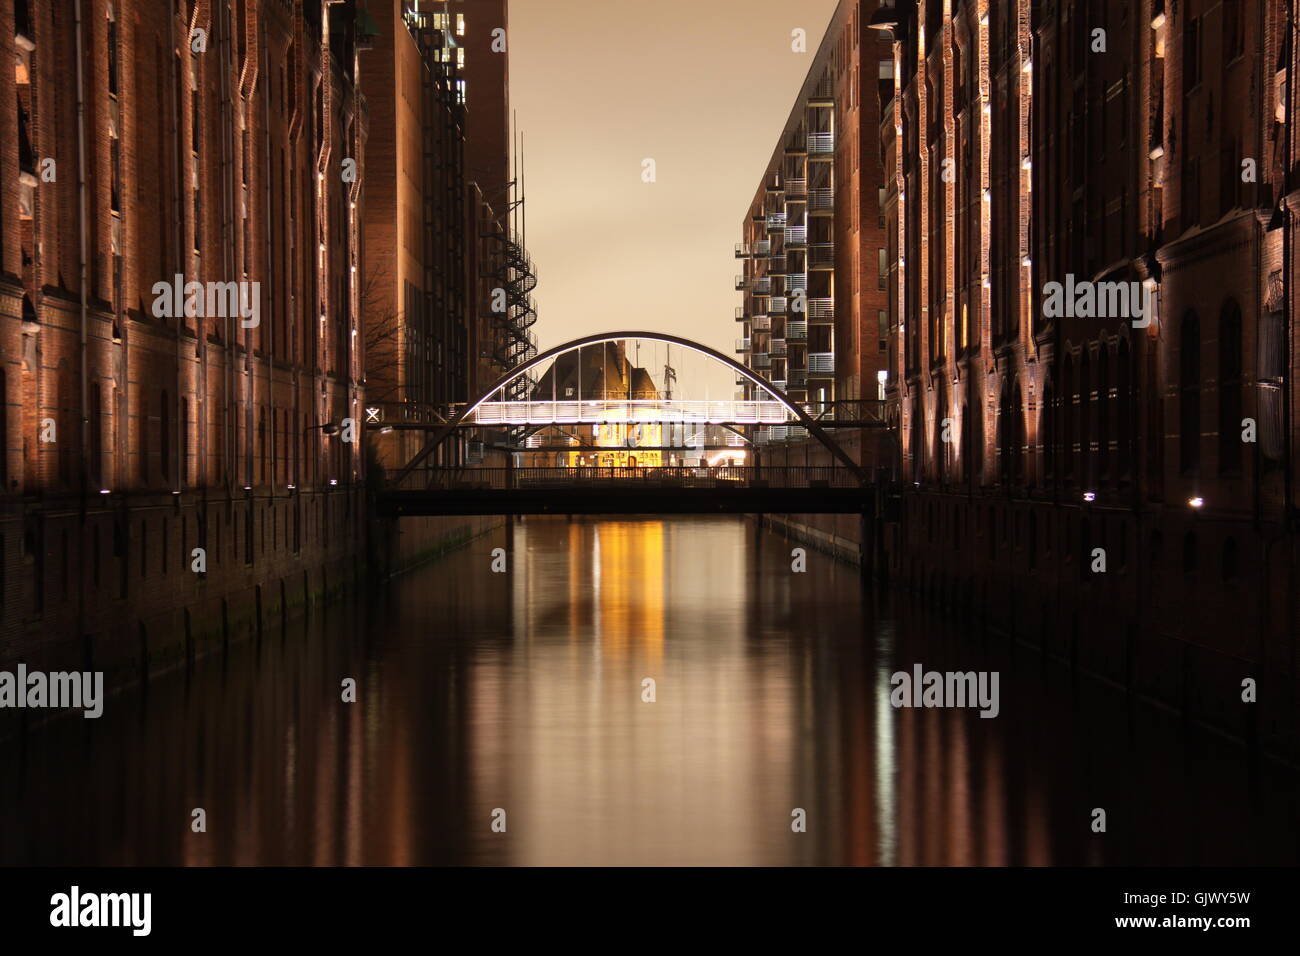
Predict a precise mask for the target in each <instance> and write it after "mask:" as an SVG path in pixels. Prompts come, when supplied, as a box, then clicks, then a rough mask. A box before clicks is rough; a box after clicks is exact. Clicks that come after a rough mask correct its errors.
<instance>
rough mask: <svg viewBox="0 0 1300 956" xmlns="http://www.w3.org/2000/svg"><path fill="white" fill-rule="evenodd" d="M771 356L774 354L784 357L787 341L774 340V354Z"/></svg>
mask: <svg viewBox="0 0 1300 956" xmlns="http://www.w3.org/2000/svg"><path fill="white" fill-rule="evenodd" d="M771 354H772V355H784V354H785V339H773V340H772V352H771Z"/></svg>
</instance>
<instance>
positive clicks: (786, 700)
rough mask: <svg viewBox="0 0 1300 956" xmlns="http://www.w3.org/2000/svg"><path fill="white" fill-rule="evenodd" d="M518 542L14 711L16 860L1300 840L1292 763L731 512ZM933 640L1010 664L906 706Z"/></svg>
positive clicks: (627, 858) (1226, 851)
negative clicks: (499, 557) (88, 703)
mask: <svg viewBox="0 0 1300 956" xmlns="http://www.w3.org/2000/svg"><path fill="white" fill-rule="evenodd" d="M510 535H511V532H509V531H508V530H505V529H503V530H502V531H500V532H498V533H497V534H496V535H494V536H490V537H486V538H482V539H480V540H478V541H476V542H474V544H473V545H472V546H471V547H469V548H467V549H465V550H463V551H460V552H457V553H456V554H454V555H452V556H450V557H449V558H447V559H445V560H443V561H441V562H439V563H437V564H434V565H431V566H429V567H427V568H425V569H423V570H420V571H418V572H415V573H413V574H411V575H409V576H407V577H405V578H403V579H401V580H399V581H398V582H396V583H395V584H394V585H393V587H392V588H391V591H390V592H388V593H387V594H386V595H384V596H382V597H381V598H380V599H378V600H376V601H375V602H372V603H371V604H369V605H364V604H363V603H361V602H351V603H340V604H334V605H331V606H328V607H325V608H317V609H316V610H315V611H314V612H313V614H312V616H311V618H310V619H309V620H307V621H305V622H304V621H299V622H296V623H293V622H291V623H290V625H289V628H288V630H287V631H286V632H284V633H281V632H280V631H279V630H278V629H271V630H270V631H268V633H267V634H266V635H265V636H264V637H263V638H262V640H261V641H260V642H255V643H254V642H250V643H246V644H243V645H237V646H234V647H232V648H231V649H230V652H229V654H228V656H227V657H225V658H224V659H223V658H222V657H220V656H218V657H215V658H210V659H207V660H204V661H200V662H199V663H198V664H197V665H196V666H195V667H194V669H193V670H192V671H191V672H190V673H188V674H187V673H185V672H183V671H181V672H177V673H174V674H170V675H167V676H164V677H162V678H156V679H155V680H153V681H152V682H151V683H150V684H149V685H148V686H147V687H145V688H139V689H136V690H133V691H130V692H128V693H126V694H123V695H120V696H117V697H114V698H112V699H110V700H109V701H108V703H107V706H106V708H105V714H104V716H103V717H102V718H101V719H99V720H97V721H94V720H83V719H81V718H80V717H79V716H77V717H73V718H64V719H59V720H56V721H53V722H51V723H48V724H46V725H45V726H42V727H38V728H35V729H29V730H28V731H27V732H26V733H25V734H21V735H17V736H12V735H11V736H9V737H8V738H7V739H5V740H3V741H2V742H0V862H3V863H6V864H15V863H41V864H46V863H60V864H79V863H104V864H146V863H163V864H171V863H184V864H289V863H292V864H424V863H477V864H602V863H612V864H815V863H830V864H843V863H850V864H868V865H870V864H878V865H893V864H991V865H1001V864H1127V863H1137V864H1145V863H1162V864H1181V863H1191V864H1240V863H1294V862H1296V860H1297V858H1298V854H1297V846H1298V844H1297V840H1298V837H1297V819H1298V816H1300V815H1298V814H1297V801H1296V781H1295V779H1294V777H1293V776H1292V775H1291V774H1289V773H1286V772H1282V771H1279V770H1277V769H1275V768H1272V767H1271V766H1270V765H1268V764H1267V763H1262V764H1261V765H1260V766H1258V767H1256V768H1255V769H1251V768H1250V765H1249V763H1248V761H1247V760H1246V755H1245V753H1244V752H1243V751H1242V750H1240V749H1239V748H1238V747H1236V746H1235V745H1233V744H1231V743H1229V742H1226V741H1222V740H1219V739H1218V738H1215V737H1213V736H1209V735H1205V734H1203V733H1200V732H1197V731H1195V730H1189V729H1188V728H1186V727H1184V726H1183V724H1182V722H1181V720H1180V719H1179V718H1178V717H1177V716H1175V715H1171V714H1166V713H1164V712H1162V711H1157V710H1154V709H1150V708H1146V707H1144V706H1142V705H1132V704H1130V703H1128V702H1127V701H1126V699H1125V697H1124V695H1123V694H1122V693H1121V692H1118V691H1114V690H1112V689H1110V688H1108V687H1104V686H1101V685H1098V684H1096V683H1094V682H1091V681H1088V680H1086V679H1078V680H1076V679H1072V678H1071V676H1070V675H1069V674H1068V673H1067V672H1065V671H1064V670H1062V669H1060V668H1058V667H1057V666H1056V665H1054V664H1051V663H1045V662H1044V661H1043V660H1042V659H1041V658H1040V657H1039V656H1038V655H1036V654H1035V653H1033V652H1031V651H1028V650H1026V649H1024V648H1019V647H1009V646H1008V645H1007V643H1006V642H1005V641H1004V640H1002V639H1000V638H996V637H990V638H988V639H987V640H984V639H982V638H981V637H980V635H979V634H978V633H977V632H976V631H975V629H974V628H968V629H962V628H960V627H958V626H956V625H954V624H953V623H952V622H950V621H947V622H946V621H944V620H943V619H942V618H940V617H938V616H934V615H930V614H928V613H926V612H925V611H924V610H923V609H919V608H917V607H915V606H912V605H911V604H910V603H909V602H908V600H907V599H906V598H903V597H899V596H895V597H893V598H891V599H890V601H889V605H888V606H885V605H884V604H883V603H882V600H881V599H877V598H876V597H875V596H873V595H870V594H864V593H863V592H862V590H861V586H860V583H859V579H858V576H857V573H856V571H855V570H854V569H852V568H849V567H846V566H843V565H837V564H835V563H834V562H832V561H831V560H830V559H829V558H826V557H824V556H821V555H819V554H817V553H815V552H810V553H809V554H808V569H807V572H806V573H804V574H796V573H792V572H791V568H790V564H791V558H790V549H791V547H793V545H792V544H791V543H788V542H785V541H783V540H782V539H781V538H779V537H775V536H772V535H769V534H761V535H760V534H756V533H755V531H754V529H753V526H752V525H748V524H745V523H744V522H742V521H740V520H732V519H721V520H699V519H689V520H687V519H683V520H669V521H661V520H610V521H594V520H592V521H586V522H583V521H576V522H574V523H567V522H565V521H564V520H562V519H559V520H551V519H547V520H535V519H529V520H528V521H527V522H526V523H523V524H521V525H519V526H517V527H516V528H515V529H514V531H513V542H510V541H509V540H508V539H509V537H510ZM495 547H511V548H512V554H511V557H510V570H509V572H508V573H506V574H495V573H492V572H491V570H490V565H491V563H492V555H491V551H492V549H493V548H495ZM917 662H920V663H922V664H923V665H924V666H925V668H926V669H927V670H930V669H936V670H996V671H998V672H999V674H1000V683H999V690H1000V705H1001V713H1000V715H999V716H998V717H997V718H995V719H981V718H980V717H979V716H978V713H977V711H975V710H969V709H968V710H958V709H900V710H895V709H893V708H892V707H891V706H890V703H889V692H890V689H891V688H890V684H889V678H890V675H891V674H892V673H893V672H894V671H896V670H910V669H911V667H912V665H913V664H915V663H917ZM349 677H351V678H354V679H355V680H356V682H357V694H358V697H357V702H356V703H352V704H348V703H343V702H342V701H341V699H340V697H341V691H340V684H341V682H342V681H343V680H344V679H345V678H349ZM645 678H653V680H654V681H655V697H656V699H655V701H654V702H653V703H648V702H644V701H643V700H642V694H643V688H642V681H643V680H644V679H645ZM11 715H12V712H8V713H7V714H6V715H5V719H9V717H10V716H11ZM13 726H14V725H13V724H12V722H11V723H9V724H7V725H5V726H3V727H0V730H8V731H10V732H12V730H13ZM196 807H201V808H203V809H204V810H205V811H206V815H207V832H206V833H193V832H191V829H190V822H191V811H192V810H193V809H194V808H196ZM1097 807H1100V808H1103V809H1105V811H1106V814H1107V832H1105V833H1104V834H1097V833H1093V832H1092V829H1091V822H1092V811H1093V808H1097ZM498 809H500V810H503V811H504V812H505V823H506V832H504V833H500V832H494V831H493V829H492V822H493V816H494V811H496V810H498ZM796 809H801V810H803V811H804V815H805V816H806V821H807V823H806V832H803V833H795V832H792V829H791V822H792V819H793V818H792V812H793V811H795V810H796ZM498 816H499V815H498Z"/></svg>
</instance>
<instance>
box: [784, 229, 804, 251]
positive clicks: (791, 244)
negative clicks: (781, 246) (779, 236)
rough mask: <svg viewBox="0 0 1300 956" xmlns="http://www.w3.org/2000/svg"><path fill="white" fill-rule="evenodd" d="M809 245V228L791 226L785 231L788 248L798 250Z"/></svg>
mask: <svg viewBox="0 0 1300 956" xmlns="http://www.w3.org/2000/svg"><path fill="white" fill-rule="evenodd" d="M807 243H808V227H807V226H790V227H788V228H787V229H786V230H785V244H786V247H787V248H791V249H798V248H799V247H800V246H804V245H806V244H807Z"/></svg>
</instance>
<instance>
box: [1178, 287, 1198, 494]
mask: <svg viewBox="0 0 1300 956" xmlns="http://www.w3.org/2000/svg"><path fill="white" fill-rule="evenodd" d="M1178 366H1179V374H1178V393H1179V399H1178V425H1179V427H1178V431H1179V443H1178V445H1179V453H1178V462H1179V469H1180V471H1181V472H1182V473H1183V474H1184V475H1192V474H1195V473H1196V470H1197V467H1198V466H1199V464H1200V453H1201V326H1200V322H1199V320H1198V319H1197V318H1196V313H1195V312H1191V311H1188V313H1187V315H1186V316H1184V318H1183V325H1182V335H1181V337H1180V340H1179V354H1178Z"/></svg>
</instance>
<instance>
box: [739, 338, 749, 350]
mask: <svg viewBox="0 0 1300 956" xmlns="http://www.w3.org/2000/svg"><path fill="white" fill-rule="evenodd" d="M736 351H737V352H748V351H749V339H736Z"/></svg>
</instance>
